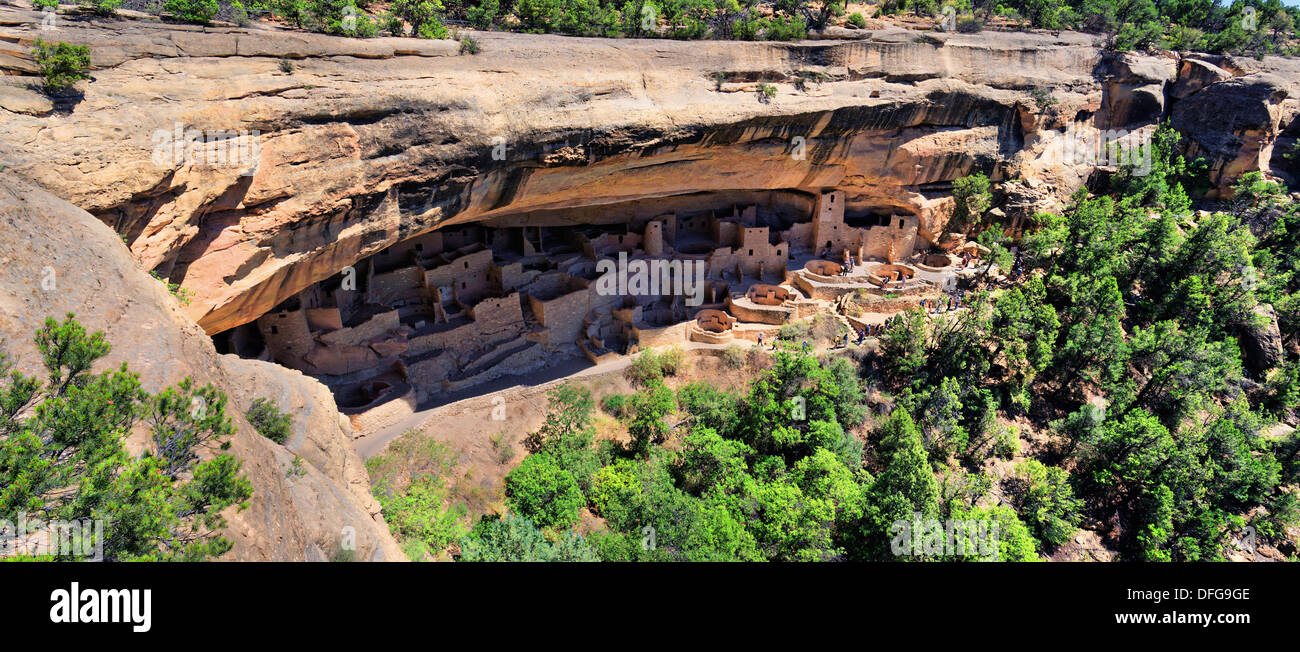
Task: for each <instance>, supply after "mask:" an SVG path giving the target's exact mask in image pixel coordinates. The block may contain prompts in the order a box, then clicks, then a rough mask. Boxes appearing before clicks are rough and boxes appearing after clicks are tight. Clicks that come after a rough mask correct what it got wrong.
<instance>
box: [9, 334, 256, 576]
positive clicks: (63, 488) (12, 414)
mask: <svg viewBox="0 0 1300 652" xmlns="http://www.w3.org/2000/svg"><path fill="white" fill-rule="evenodd" d="M36 347H37V350H38V351H39V352H40V355H41V360H42V362H43V363H44V366H45V369H46V370H47V372H48V375H47V376H46V378H45V379H41V378H36V377H29V376H25V375H23V374H22V373H21V372H18V371H16V370H15V369H14V368H13V367H14V365H13V363H12V362H10V361H8V359H7V358H6V357H4V355H3V354H0V376H2V378H0V518H3V519H6V520H9V521H10V522H18V521H19V518H18V516H19V514H26V516H27V518H28V519H29V520H38V519H39V520H43V521H50V520H56V519H57V520H64V521H67V520H74V519H102V520H103V521H105V524H104V528H103V537H102V540H100V541H98V542H94V543H92V544H91V545H95V543H100V544H102V545H103V552H104V558H105V559H108V560H185V561H194V560H202V559H207V558H211V557H216V556H219V555H221V554H224V553H225V552H226V551H227V550H229V549H230V545H231V544H230V542H229V541H228V540H226V539H224V538H222V537H220V536H218V534H217V532H218V531H219V530H220V529H221V528H222V527H224V525H225V520H224V519H223V518H222V516H221V514H220V512H221V511H222V510H223V509H225V508H226V507H229V506H232V505H238V506H239V508H240V509H243V507H244V506H246V504H247V501H248V499H249V497H250V496H251V495H252V485H251V483H249V481H248V480H247V479H246V478H244V477H243V476H242V475H241V474H240V466H241V463H240V461H239V460H237V459H236V458H235V457H234V456H232V455H229V454H224V453H218V454H213V455H211V456H209V459H206V460H203V461H199V457H200V452H202V451H217V450H223V449H225V448H227V447H228V446H229V442H228V438H229V437H230V435H231V434H232V433H233V432H234V426H233V425H232V424H231V421H230V419H229V418H227V417H226V412H225V410H226V397H225V395H224V394H222V393H221V392H219V391H217V390H216V389H215V388H213V387H212V386H210V385H208V386H204V387H197V386H195V385H194V384H193V383H192V382H191V381H190V380H189V379H188V378H187V379H185V380H183V381H181V382H180V383H179V384H178V385H176V386H175V387H169V388H167V389H164V390H163V391H161V392H159V393H158V394H153V395H151V394H149V393H147V392H145V391H144V390H143V389H142V388H141V386H140V380H139V377H138V376H137V375H136V374H133V373H130V372H129V371H128V370H127V368H126V365H125V364H123V365H122V366H121V367H119V368H117V369H110V370H107V371H103V372H100V373H94V372H92V371H91V368H92V367H93V366H94V364H95V362H96V361H97V360H99V359H100V358H103V357H104V356H106V355H108V353H109V351H110V348H111V347H110V346H109V343H108V342H107V341H105V340H104V336H103V333H99V332H96V333H86V331H85V329H84V328H82V326H81V325H80V324H79V323H77V322H76V321H75V320H74V319H73V316H72V315H68V318H67V320H66V321H64V322H62V323H60V322H58V321H56V320H54V319H47V320H46V321H45V325H44V326H43V327H42V328H41V329H40V330H39V331H37V333H36ZM133 432H147V433H148V435H149V438H148V446H147V447H146V448H145V450H144V452H143V454H141V455H133V454H131V453H129V452H128V450H127V447H126V444H125V440H126V438H127V436H128V435H130V434H131V433H133Z"/></svg>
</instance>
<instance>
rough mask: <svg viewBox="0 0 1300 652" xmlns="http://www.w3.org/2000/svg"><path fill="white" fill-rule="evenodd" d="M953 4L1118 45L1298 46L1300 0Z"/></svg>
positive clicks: (930, 10) (909, 6)
mask: <svg viewBox="0 0 1300 652" xmlns="http://www.w3.org/2000/svg"><path fill="white" fill-rule="evenodd" d="M939 4H941V3H938V2H931V1H929V0H913V2H910V3H909V2H908V1H907V0H897V1H894V0H890V1H887V2H886V3H885V5H884V7H885V9H884V10H885V12H886V13H894V12H899V11H903V10H905V9H906V10H911V11H913V12H915V13H918V14H922V15H935V14H937V11H938V10H937V7H938V5H939ZM953 4H954V6H955V7H956V8H957V9H958V11H959V12H961V13H962V14H969V15H972V16H973V17H974V19H975V20H976V21H977V22H987V21H988V20H990V19H991V18H992V17H994V16H1002V17H1005V18H1009V19H1011V20H1013V21H1016V22H1018V23H1020V24H1023V25H1025V26H1030V27H1037V28H1042V29H1076V30H1080V31H1085V32H1092V33H1097V34H1105V35H1107V36H1108V37H1109V39H1110V43H1111V46H1112V47H1114V48H1115V49H1117V50H1143V49H1152V48H1167V49H1172V50H1183V51H1187V50H1193V51H1198V52H1216V53H1234V54H1252V55H1263V54H1296V53H1297V50H1296V43H1295V41H1296V40H1297V38H1298V37H1297V33H1296V29H1297V27H1300V8H1296V7H1294V6H1292V7H1287V6H1286V5H1283V4H1282V3H1281V2H1279V0H1230V1H1228V2H1220V0H999V1H997V2H995V1H993V0H964V1H963V2H957V3H953Z"/></svg>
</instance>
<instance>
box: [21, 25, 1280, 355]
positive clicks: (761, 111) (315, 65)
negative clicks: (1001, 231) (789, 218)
mask: <svg viewBox="0 0 1300 652" xmlns="http://www.w3.org/2000/svg"><path fill="white" fill-rule="evenodd" d="M37 18H38V17H37V16H36V14H33V13H30V12H23V11H20V10H15V9H11V8H3V9H0V23H3V26H0V36H3V37H4V40H3V44H0V53H2V54H4V55H6V56H4V57H0V67H4V68H5V69H6V72H8V73H13V74H14V75H30V74H31V73H32V72H33V71H34V68H33V66H32V62H31V61H30V59H29V55H28V54H27V51H28V50H29V49H30V46H31V43H32V41H33V40H34V39H35V38H36V37H37V36H38V35H39V29H38V20H37ZM61 29H62V31H61V33H60V39H63V40H67V41H69V42H72V43H86V44H89V45H90V46H91V57H92V62H93V64H94V66H95V68H96V69H95V70H94V80H93V81H92V82H91V83H88V84H83V86H82V87H83V89H84V97H82V98H81V99H80V100H79V101H76V102H75V103H72V102H61V103H55V104H49V103H48V102H45V101H43V100H41V99H40V98H39V97H38V96H36V95H35V94H34V93H32V92H31V91H29V90H27V89H26V88H25V87H24V86H23V85H22V84H18V83H6V85H5V87H4V92H0V107H3V108H5V109H6V110H7V111H8V112H9V113H10V115H9V116H8V117H7V118H6V119H5V120H3V121H0V159H2V160H3V162H4V163H5V165H6V166H7V168H8V169H10V170H12V171H14V172H16V173H17V174H20V175H22V176H25V177H28V178H30V179H33V180H35V181H36V182H37V183H39V184H41V185H42V186H44V187H45V188H46V189H48V190H50V191H51V192H53V193H54V194H55V195H58V196H60V197H63V198H66V199H68V200H69V201H71V202H72V203H74V204H75V205H77V206H79V207H81V208H83V209H85V210H87V211H90V212H91V213H92V214H94V215H96V216H97V217H99V218H100V219H101V220H103V221H104V222H105V223H107V224H109V225H110V226H112V227H113V228H114V229H115V230H116V231H117V232H118V233H119V234H121V235H122V236H123V237H124V238H125V240H126V242H127V243H128V245H129V246H130V249H131V252H132V253H133V254H134V255H135V256H136V258H137V259H138V260H139V261H140V262H141V263H142V264H143V266H145V267H146V268H149V269H155V270H156V271H158V272H159V273H160V274H162V275H163V276H166V277H169V278H170V279H171V280H172V281H174V282H178V283H180V284H181V285H182V286H183V287H184V288H186V289H187V290H189V291H191V292H193V295H194V298H193V301H192V302H191V304H190V305H189V306H187V307H186V310H187V311H188V313H189V315H190V316H191V317H192V318H194V319H195V320H196V321H197V322H198V323H199V324H200V325H201V326H202V327H203V328H204V330H206V331H207V332H208V333H210V334H211V333H218V332H222V331H226V330H229V329H231V328H233V327H235V326H238V325H241V324H245V323H249V322H252V321H254V320H256V319H257V318H258V317H260V316H262V315H263V314H265V313H267V312H268V311H270V310H272V309H273V308H274V307H275V306H277V305H278V304H280V303H281V302H283V301H285V300H286V299H289V298H290V297H293V296H295V295H296V294H297V293H299V292H300V291H302V290H303V289H304V288H307V287H309V286H311V285H312V284H313V283H316V282H319V281H321V280H323V279H326V278H329V277H331V276H333V275H335V274H337V273H338V272H339V271H340V270H341V269H343V268H344V267H346V266H349V265H351V264H353V263H355V262H356V261H358V260H361V259H364V258H367V257H369V256H372V255H374V254H376V253H378V252H379V251H382V250H383V249H385V248H387V247H389V246H391V245H393V244H395V243H398V242H401V241H404V240H407V239H409V238H411V237H414V236H416V235H419V234H421V233H424V232H427V231H429V230H431V229H435V228H438V227H440V226H445V225H453V224H463V223H470V222H478V221H482V222H490V223H493V224H497V225H509V224H514V225H522V224H536V225H540V226H545V225H560V224H572V223H581V222H582V221H584V220H589V221H592V222H596V221H601V222H606V221H609V220H611V219H617V215H613V216H611V214H610V212H609V211H602V210H600V208H601V207H602V206H613V205H623V206H626V205H629V203H636V202H643V201H644V202H649V201H651V200H667V199H674V198H686V197H689V196H691V195H693V194H698V193H747V192H763V191H781V190H793V191H802V192H809V193H820V192H825V191H830V190H841V191H844V193H845V195H846V199H847V202H848V206H849V208H850V210H852V211H857V212H878V213H882V214H910V215H914V216H915V217H916V218H918V220H919V223H920V226H919V232H920V235H921V236H922V237H923V238H926V239H930V240H933V239H934V238H935V237H937V234H939V233H942V231H943V228H942V227H943V225H944V223H945V222H946V220H947V216H948V213H949V210H950V200H948V199H946V198H945V195H946V194H947V191H948V190H949V188H950V183H951V181H952V180H953V179H955V178H958V177H961V176H964V175H966V174H969V173H970V172H972V171H975V170H981V171H984V172H986V173H989V174H990V175H991V176H992V177H993V178H994V179H995V180H1003V179H1008V178H1013V177H1016V178H1020V179H1022V180H1024V182H1025V183H1023V184H1019V185H1018V186H1016V187H1015V188H1014V189H1013V190H1014V194H1015V195H1016V203H1015V206H1017V207H1018V209H1019V211H1020V213H1022V214H1024V215H1027V214H1030V213H1032V211H1033V210H1036V209H1039V208H1046V207H1050V206H1051V205H1052V204H1053V203H1054V202H1056V201H1059V200H1060V199H1062V198H1064V197H1065V196H1067V195H1068V193H1069V192H1070V191H1072V190H1073V189H1075V188H1077V187H1078V186H1079V185H1080V184H1081V183H1082V182H1083V181H1084V179H1085V178H1086V176H1087V173H1088V170H1089V169H1090V168H1091V164H1090V163H1088V162H1086V161H1085V162H1080V161H1079V160H1077V157H1070V156H1063V155H1062V153H1061V146H1060V145H1061V142H1062V138H1063V134H1065V133H1066V132H1067V131H1068V130H1070V129H1072V128H1074V127H1085V128H1087V129H1093V130H1132V129H1139V128H1142V127H1148V128H1149V127H1150V126H1151V125H1154V124H1157V123H1158V122H1159V121H1160V120H1162V119H1163V118H1166V117H1170V116H1172V117H1173V119H1174V124H1175V126H1179V127H1180V128H1184V129H1186V130H1187V131H1188V133H1189V135H1190V136H1191V140H1190V141H1189V145H1190V147H1191V148H1192V149H1193V150H1195V152H1197V153H1199V154H1202V155H1206V156H1208V157H1209V158H1210V159H1211V164H1212V169H1213V170H1214V171H1215V175H1216V176H1215V183H1216V184H1218V185H1219V187H1220V188H1222V187H1226V186H1227V185H1230V183H1231V181H1232V180H1233V179H1235V178H1236V176H1238V175H1239V174H1241V173H1242V172H1244V171H1247V170H1250V169H1268V165H1269V163H1270V156H1271V154H1272V151H1273V150H1272V145H1273V143H1274V141H1275V140H1276V139H1277V138H1278V137H1279V135H1282V134H1285V133H1288V132H1287V130H1288V129H1290V130H1291V131H1294V130H1295V128H1296V127H1295V116H1296V109H1295V101H1294V99H1292V98H1294V97H1296V96H1297V94H1296V89H1295V88H1294V86H1295V85H1296V84H1297V83H1300V82H1297V80H1300V74H1297V73H1300V71H1297V70H1294V69H1290V68H1288V66H1291V67H1294V66H1295V65H1296V64H1295V62H1290V61H1285V60H1281V59H1266V60H1265V61H1264V62H1262V63H1257V62H1254V61H1246V62H1243V61H1238V60H1236V59H1225V58H1221V57H1220V58H1213V59H1211V58H1205V61H1204V63H1205V64H1207V65H1209V66H1213V69H1211V68H1207V67H1206V66H1205V65H1200V64H1197V65H1183V64H1185V63H1186V61H1187V60H1188V59H1190V58H1191V57H1184V58H1183V59H1181V60H1180V59H1178V58H1177V57H1173V56H1169V57H1166V56H1147V55H1124V56H1122V57H1121V56H1118V55H1114V54H1109V53H1105V52H1103V51H1102V50H1101V49H1100V48H1099V47H1098V45H1099V44H1098V42H1097V41H1096V40H1095V39H1094V38H1092V37H1089V36H1085V35H1080V34H1071V33H1061V34H1060V35H1049V34H1020V33H983V34H976V35H958V34H944V33H937V32H936V33H925V34H922V33H916V32H909V31H906V30H889V31H879V32H863V33H862V34H863V36H862V38H861V39H860V40H856V41H805V42H801V43H795V44H785V43H741V42H676V41H660V40H631V39H620V40H604V39H580V38H567V37H558V36H529V35H513V34H500V33H482V34H478V35H477V37H478V38H479V39H480V42H481V46H482V52H481V54H478V55H473V56H469V55H458V54H457V45H456V44H455V43H453V42H450V41H446V42H438V41H421V40H415V39H393V38H380V39H369V40H356V39H343V38H334V37H327V36H322V35H314V34H298V33H273V32H265V31H256V30H246V29H234V28H231V29H224V28H208V29H198V28H192V27H184V26H175V25H161V24H147V23H143V22H112V21H96V22H77V23H68V24H65V25H63V26H62V27H61ZM284 60H288V61H291V62H292V63H293V69H292V71H291V72H285V71H284V69H283V67H282V61H284ZM1198 61H1199V59H1198ZM1216 70H1221V71H1225V72H1226V73H1227V74H1229V75H1232V77H1230V78H1225V77H1223V76H1222V75H1219V74H1217V73H1216V72H1215V71H1216ZM9 79H10V80H11V82H12V81H13V80H21V79H26V80H27V82H30V77H28V78H24V77H20V76H11V77H9ZM27 82H25V83H27ZM760 84H771V85H772V86H774V87H775V89H776V94H775V96H774V97H772V98H770V99H761V97H760V96H761V95H762V94H761V93H760V92H759V91H760ZM1172 88H1177V89H1178V92H1176V93H1170V92H1169V90H1170V89H1172ZM1224 107H1228V108H1224ZM1229 108H1230V109H1232V110H1233V111H1234V113H1233V115H1234V116H1236V117H1234V118H1233V119H1231V120H1216V119H1214V117H1213V116H1215V115H1218V114H1220V113H1221V112H1222V111H1225V110H1228V109H1229ZM178 134H179V136H178ZM241 139H242V140H241ZM196 140H197V141H198V142H200V143H201V144H200V145H195V144H193V143H194V142H195V141H196ZM250 141H251V143H252V144H251V145H250V144H249V143H250ZM178 143H179V146H178ZM187 143H188V144H187ZM1011 217H1012V218H1013V219H1017V218H1021V217H1023V215H1020V216H1017V215H1012V216H1011Z"/></svg>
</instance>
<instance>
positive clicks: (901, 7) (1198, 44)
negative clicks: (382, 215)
mask: <svg viewBox="0 0 1300 652" xmlns="http://www.w3.org/2000/svg"><path fill="white" fill-rule="evenodd" d="M84 1H85V2H88V3H90V4H91V5H92V6H94V7H95V8H96V10H97V11H100V12H102V13H111V12H112V10H113V9H114V8H115V7H116V6H117V4H118V3H119V2H120V0H84ZM949 5H951V6H952V7H954V8H955V9H956V10H957V16H956V19H957V20H956V23H955V24H947V23H945V22H944V14H943V12H942V10H943V8H944V7H945V6H949ZM163 9H164V11H166V12H167V13H169V14H171V15H172V16H174V17H175V18H177V19H179V20H182V21H186V22H192V23H206V22H208V21H211V20H213V19H214V18H216V17H220V18H221V19H223V20H232V21H235V22H238V23H240V24H245V23H246V22H247V21H248V20H249V18H250V16H259V15H260V16H267V15H271V16H275V17H277V18H281V19H287V20H288V21H289V22H291V23H293V24H295V25H296V26H298V27H300V28H303V29H309V30H313V31H318V32H324V33H328V34H339V35H344V36H354V37H359V38H368V37H373V36H377V35H379V34H380V33H387V34H392V35H395V36H417V37H421V38H435V39H437V38H449V37H450V38H455V39H457V40H460V38H461V37H460V36H458V35H457V34H456V33H455V32H454V31H453V30H451V29H448V27H447V25H450V24H463V25H470V26H473V27H475V28H477V29H502V30H510V31H522V32H531V33H556V34H570V35H574V36H603V37H611V38H618V37H629V38H631V37H636V38H673V39H735V40H746V41H753V40H760V39H761V40H772V41H789V40H798V39H802V38H804V37H805V36H806V35H807V33H808V31H809V30H819V29H822V28H824V27H826V26H828V25H832V24H836V23H842V24H845V25H850V26H854V27H863V26H865V25H866V18H865V17H864V16H862V15H861V14H858V13H854V14H851V15H848V16H845V4H844V3H843V2H839V1H837V0H771V1H765V2H759V0H394V1H393V2H391V3H389V4H388V5H387V9H386V11H384V12H383V13H382V14H381V13H371V11H372V7H371V2H370V1H369V0H221V1H220V2H218V0H166V1H165V3H164V4H163ZM374 10H375V11H377V9H374ZM876 12H877V14H876V15H877V16H880V15H886V16H888V15H899V14H913V15H916V16H921V17H930V18H933V19H934V20H935V22H936V27H939V28H944V29H957V30H959V31H962V32H976V31H980V30H981V29H986V28H988V27H989V26H991V25H992V24H993V23H994V21H995V19H996V20H998V21H999V22H998V24H999V25H1000V26H1001V27H1000V28H1003V29H1005V28H1006V26H1007V25H1010V26H1011V27H1012V28H1017V27H1018V28H1039V29H1052V30H1056V29H1075V30H1080V31H1084V32H1091V33H1095V34H1103V35H1106V36H1107V39H1108V43H1109V44H1110V46H1111V47H1112V48H1114V49H1117V50H1146V49H1156V48H1165V49H1171V50H1179V51H1202V52H1214V53H1233V54H1247V55H1254V56H1262V55H1264V54H1296V53H1297V52H1300V35H1297V29H1298V28H1300V8H1297V7H1294V6H1292V7H1288V6H1286V5H1284V4H1282V3H1281V2H1280V0H997V1H995V0H957V1H955V2H939V1H938V0H885V2H882V3H880V4H879V5H878V6H877V9H876ZM444 23H445V24H444ZM466 48H467V50H468V52H467V53H471V54H472V53H473V52H472V50H473V49H474V47H473V46H466Z"/></svg>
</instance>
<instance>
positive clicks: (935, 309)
mask: <svg viewBox="0 0 1300 652" xmlns="http://www.w3.org/2000/svg"><path fill="white" fill-rule="evenodd" d="M958 308H961V295H957V294H953V295H949V296H948V297H947V298H945V299H921V310H924V311H925V312H926V313H927V314H938V313H941V312H952V311H953V310H957V309H958Z"/></svg>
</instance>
